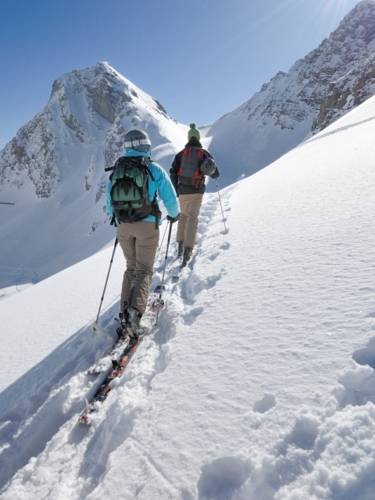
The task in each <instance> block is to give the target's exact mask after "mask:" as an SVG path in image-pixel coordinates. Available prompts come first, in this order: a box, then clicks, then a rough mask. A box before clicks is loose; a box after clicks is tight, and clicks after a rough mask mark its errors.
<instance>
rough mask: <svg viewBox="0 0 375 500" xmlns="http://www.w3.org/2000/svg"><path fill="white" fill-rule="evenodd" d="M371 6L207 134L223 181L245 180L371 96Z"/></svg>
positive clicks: (368, 0)
mask: <svg viewBox="0 0 375 500" xmlns="http://www.w3.org/2000/svg"><path fill="white" fill-rule="evenodd" d="M374 49H375V2H374V1H373V0H363V1H361V2H359V3H358V5H357V6H356V7H355V8H354V9H353V10H352V11H351V12H350V13H349V14H348V15H347V16H346V17H345V18H344V19H343V21H342V22H341V23H340V25H339V27H338V28H337V30H335V31H334V32H333V33H332V34H331V35H330V37H329V38H328V39H325V40H324V41H323V42H322V43H321V44H320V46H319V47H318V48H317V49H316V50H313V51H312V52H310V53H309V54H308V55H307V56H306V57H304V58H303V59H300V60H298V61H297V62H296V63H295V64H294V65H293V66H292V68H291V69H290V70H289V71H288V72H287V73H285V72H279V73H278V74H277V75H276V76H275V77H274V78H272V79H271V80H270V81H269V82H268V83H266V84H264V85H263V87H262V88H261V90H260V91H259V92H257V93H256V94H255V95H254V96H253V97H252V98H251V99H249V100H248V101H247V102H245V103H244V104H242V105H241V106H240V107H239V108H237V109H236V110H234V111H232V112H231V113H227V114H226V115H224V116H223V117H222V118H220V119H219V120H217V121H216V122H215V123H214V124H213V125H212V126H211V128H210V129H209V130H208V131H207V135H208V136H210V137H212V139H211V146H210V147H211V150H212V152H213V153H214V154H215V156H216V157H217V159H218V161H219V163H220V164H221V165H222V169H223V171H224V172H225V182H226V183H229V182H233V181H235V180H237V179H238V178H239V177H240V176H242V175H245V176H247V175H250V174H252V173H254V172H256V171H257V170H259V169H260V168H263V167H264V166H266V165H268V164H269V163H270V162H271V161H274V160H275V159H276V158H278V157H280V156H281V155H283V154H284V153H286V152H287V151H289V150H290V149H291V148H292V147H294V146H296V145H297V144H298V143H300V142H301V141H302V140H304V139H305V138H306V137H307V136H308V135H311V133H312V132H316V131H319V130H322V129H323V128H324V127H326V126H327V125H329V124H330V123H332V122H333V121H334V120H335V119H337V118H339V117H340V116H342V115H343V114H344V113H346V112H348V111H350V110H351V109H353V108H354V107H355V106H357V105H358V104H361V103H362V102H364V101H365V100H366V99H367V98H369V97H370V96H372V95H373V94H374V91H375V77H374V75H375V59H374V55H373V54H374Z"/></svg>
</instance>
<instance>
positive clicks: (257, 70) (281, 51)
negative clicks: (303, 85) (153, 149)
mask: <svg viewBox="0 0 375 500" xmlns="http://www.w3.org/2000/svg"><path fill="white" fill-rule="evenodd" d="M357 3H358V0H189V1H186V0H1V1H0V57H1V59H0V61H1V73H0V147H2V146H4V145H5V143H6V142H7V141H8V140H9V139H11V138H12V137H13V136H14V134H15V133H16V131H17V130H18V128H19V127H20V126H21V125H23V124H24V123H25V122H26V121H28V120H29V119H31V118H32V117H33V116H34V115H35V114H36V113H37V112H38V111H40V110H41V109H42V107H43V106H44V105H45V104H46V102H47V100H48V97H49V95H50V91H51V85H52V82H53V80H54V79H55V78H57V77H58V76H60V75H61V74H63V73H66V72H68V71H71V70H72V69H79V68H84V67H87V66H91V65H93V64H95V63H96V62H97V61H100V60H105V61H108V62H109V63H111V64H112V66H114V67H115V68H116V69H117V70H118V71H120V73H122V74H123V75H125V76H126V77H127V78H128V79H130V80H131V81H133V82H134V83H135V84H136V85H138V86H139V87H141V88H142V89H143V90H145V91H146V92H148V93H150V94H151V95H152V96H153V97H155V98H156V99H158V100H159V101H160V102H161V103H162V104H163V105H164V106H165V107H166V108H167V111H168V113H169V114H170V115H171V116H172V117H173V118H175V119H177V120H179V121H181V122H184V123H189V122H191V121H195V122H197V123H199V124H205V123H210V122H212V121H213V120H215V119H216V118H219V117H220V116H221V115H222V114H224V113H226V112H228V111H231V110H232V109H234V108H235V107H237V106H238V105H240V104H241V103H242V102H244V101H245V100H247V99H248V98H249V97H250V96H251V95H252V94H253V93H254V92H255V91H256V90H258V89H259V87H260V86H261V85H262V84H263V83H264V82H265V81H267V80H269V78H271V77H272V76H273V75H274V74H275V73H276V72H277V71H279V70H288V68H289V67H290V66H291V65H292V64H293V62H294V61H295V60H296V59H298V58H299V57H303V56H304V55H305V54H306V53H307V52H308V51H310V50H312V49H314V48H315V47H316V46H317V45H318V44H319V43H320V42H321V41H322V40H323V38H325V37H326V36H328V35H329V33H330V32H331V31H333V30H334V29H335V28H336V26H337V25H338V23H339V21H340V20H341V18H342V17H343V16H344V15H345V14H346V13H347V12H349V10H350V9H351V8H353V7H354V6H355V5H356V4H357Z"/></svg>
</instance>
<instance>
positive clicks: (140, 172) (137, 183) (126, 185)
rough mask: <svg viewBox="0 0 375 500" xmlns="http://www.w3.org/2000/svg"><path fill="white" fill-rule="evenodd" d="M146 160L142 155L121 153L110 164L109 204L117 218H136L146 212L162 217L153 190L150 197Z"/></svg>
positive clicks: (137, 219)
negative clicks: (151, 197) (111, 164)
mask: <svg viewBox="0 0 375 500" xmlns="http://www.w3.org/2000/svg"><path fill="white" fill-rule="evenodd" d="M149 164H150V160H149V159H146V158H144V157H142V156H140V157H126V156H122V157H121V158H119V159H118V160H117V161H116V163H115V165H114V166H113V167H112V169H111V170H113V172H112V174H111V176H110V178H109V179H110V181H111V183H112V189H111V205H112V208H113V212H114V215H115V217H116V220H117V221H118V222H137V221H140V220H142V219H144V218H145V217H147V216H149V215H154V216H155V217H156V219H159V218H160V217H161V212H160V210H159V207H158V204H157V201H156V194H155V197H154V199H153V200H152V201H151V202H150V201H149V196H148V193H149V190H148V185H149V179H150V178H151V179H152V180H154V178H153V175H152V173H151V172H150V169H149Z"/></svg>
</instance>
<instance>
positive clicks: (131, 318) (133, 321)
mask: <svg viewBox="0 0 375 500" xmlns="http://www.w3.org/2000/svg"><path fill="white" fill-rule="evenodd" d="M141 318H142V314H141V313H140V312H139V311H138V309H136V308H135V307H129V309H128V318H127V327H128V334H129V335H130V337H133V338H137V337H138V336H139V332H140V325H139V323H140V321H141Z"/></svg>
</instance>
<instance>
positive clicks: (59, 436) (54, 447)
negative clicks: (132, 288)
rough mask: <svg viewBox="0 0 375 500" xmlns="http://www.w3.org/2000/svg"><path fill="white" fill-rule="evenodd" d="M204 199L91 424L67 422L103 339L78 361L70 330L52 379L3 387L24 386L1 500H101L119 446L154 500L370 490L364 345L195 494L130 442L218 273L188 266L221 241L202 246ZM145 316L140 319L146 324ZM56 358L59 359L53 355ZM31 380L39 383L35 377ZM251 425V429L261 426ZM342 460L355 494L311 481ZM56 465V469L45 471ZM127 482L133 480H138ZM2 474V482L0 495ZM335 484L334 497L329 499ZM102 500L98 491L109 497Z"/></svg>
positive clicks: (369, 349)
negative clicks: (187, 245)
mask: <svg viewBox="0 0 375 500" xmlns="http://www.w3.org/2000/svg"><path fill="white" fill-rule="evenodd" d="M207 198H208V199H207V202H206V204H205V205H204V206H203V208H202V217H201V221H200V224H199V227H198V233H199V237H200V238H199V240H198V244H197V250H196V252H195V254H194V257H193V259H192V261H191V263H190V264H189V266H188V268H186V269H184V270H182V271H181V273H180V279H179V282H178V283H177V284H173V283H172V282H171V277H172V276H173V275H174V272H175V269H176V267H177V265H176V264H175V263H174V262H173V260H170V263H169V272H168V275H167V281H166V283H167V289H166V292H165V297H166V299H167V305H166V307H165V309H164V310H163V311H162V313H161V315H160V318H159V326H158V327H157V328H156V329H155V330H154V332H153V335H152V337H146V338H145V339H144V340H143V342H142V344H141V346H140V348H139V349H138V351H137V353H136V355H135V357H134V358H133V360H132V362H131V363H130V365H129V367H128V369H127V371H126V374H125V376H124V377H123V378H122V379H121V380H119V381H115V384H114V389H113V391H112V394H111V395H110V397H109V398H108V400H107V401H106V403H105V404H104V405H103V407H102V408H101V409H100V411H99V412H98V413H97V414H95V415H94V423H93V425H92V426H91V427H90V428H84V427H81V426H79V425H77V417H78V414H79V410H80V408H81V407H82V399H83V395H84V391H85V389H87V388H88V387H89V379H88V377H87V376H86V375H85V371H86V369H87V368H88V367H89V366H90V365H91V364H92V363H93V362H94V360H95V358H97V357H98V356H99V354H100V352H103V351H104V350H105V349H107V348H108V345H109V339H110V338H111V333H110V334H109V335H108V336H107V337H106V338H98V339H97V342H96V343H95V346H94V348H91V350H89V352H88V353H87V349H88V345H87V336H88V334H89V332H88V330H87V329H83V330H82V331H79V332H77V334H75V335H73V336H72V337H71V338H70V339H69V340H68V341H67V342H66V343H65V344H63V345H62V346H60V347H59V349H58V351H61V350H62V351H64V353H63V355H62V357H63V359H70V362H69V363H68V364H65V365H64V366H63V367H59V368H58V369H57V370H56V371H55V372H53V376H52V377H51V378H49V379H48V380H46V381H45V385H44V387H41V386H40V385H39V384H37V385H36V386H33V387H28V386H27V383H28V375H29V374H26V375H25V377H24V378H25V381H23V380H22V379H21V380H20V381H17V382H16V383H15V384H14V387H11V388H10V389H9V390H10V391H17V390H18V386H19V387H20V388H21V390H25V387H26V388H27V391H28V392H29V397H28V398H25V399H23V400H22V402H23V404H21V405H20V401H19V400H18V399H17V398H16V399H15V401H16V403H17V404H16V405H15V407H14V408H12V409H11V410H9V411H7V412H5V413H3V414H2V415H1V421H0V458H1V462H2V464H4V465H2V468H1V484H2V485H3V490H2V494H1V498H2V499H3V500H8V499H9V500H10V499H14V498H17V499H20V500H22V499H30V498H36V497H38V498H41V499H42V498H45V499H52V498H53V499H61V500H62V499H66V498H69V499H72V500H73V499H77V500H78V499H83V498H90V499H99V498H103V496H102V495H103V490H98V494H96V490H97V487H98V486H99V485H100V484H101V483H102V481H103V478H104V477H105V475H106V473H107V472H108V470H109V469H110V464H111V454H112V453H113V452H114V451H115V450H116V449H118V448H119V447H121V446H124V444H125V443H127V444H126V447H127V448H128V450H129V454H130V453H131V454H133V455H135V456H138V457H139V462H140V463H142V464H143V468H144V474H145V475H146V477H147V476H148V475H150V474H151V476H154V478H157V482H158V483H159V489H157V488H156V490H155V491H156V492H157V493H156V495H159V496H156V497H155V498H163V499H164V498H170V499H177V498H181V499H183V500H192V499H193V498H199V499H201V500H205V499H216V500H226V499H233V500H248V499H257V500H269V499H275V500H279V499H283V500H286V499H288V500H289V499H290V500H300V499H301V498H309V499H310V498H311V499H313V498H326V497H327V498H331V497H332V498H335V499H340V500H349V499H350V500H351V499H353V498H356V496H355V495H356V492H358V491H359V492H361V494H363V488H362V489H361V484H362V483H363V484H366V488H367V489H368V491H369V496H368V499H370V498H372V497H371V494H372V491H373V490H372V489H371V488H370V486H375V480H373V479H372V477H375V476H374V475H373V473H374V472H375V451H374V449H375V448H371V446H370V443H371V440H370V438H369V436H372V435H374V434H375V433H374V431H375V410H374V409H373V408H372V407H371V408H368V407H366V404H367V403H368V402H369V401H372V402H375V389H374V387H375V371H374V367H375V337H374V338H373V339H371V340H370V341H369V342H368V345H367V346H366V347H363V348H360V349H358V350H356V351H355V352H354V353H353V360H354V361H355V362H356V364H355V366H354V368H353V369H352V370H349V371H347V372H346V373H344V374H343V375H342V377H341V379H340V381H339V382H340V384H341V385H340V386H338V387H337V388H336V389H335V391H334V393H333V395H332V396H331V397H330V398H329V399H328V401H325V402H323V405H322V407H321V410H320V411H319V412H317V411H316V410H315V411H313V410H311V409H310V408H302V409H301V411H300V414H299V415H297V416H296V417H295V420H294V422H293V423H292V425H291V428H290V430H289V431H288V432H286V433H285V434H284V435H281V436H279V438H278V439H277V440H276V443H275V444H274V446H273V448H271V449H270V450H269V451H268V453H267V455H266V456H265V457H263V458H262V460H261V461H259V462H257V461H256V460H251V459H250V458H249V457H248V456H245V454H243V453H242V454H241V453H240V454H239V455H236V456H228V455H226V456H222V457H218V458H215V459H214V460H213V461H211V462H206V463H205V464H203V465H202V468H201V474H200V477H199V478H198V479H197V482H196V493H192V492H191V490H189V489H188V488H178V487H177V486H176V485H175V481H174V479H173V477H170V476H169V474H168V471H167V470H168V469H164V468H163V466H162V465H160V462H157V461H155V459H154V458H153V457H152V455H151V454H150V453H149V451H148V450H147V447H145V446H144V444H143V443H142V441H141V440H139V438H138V437H137V435H133V429H134V425H135V422H136V420H137V418H138V417H139V416H140V415H141V414H142V413H150V415H151V414H152V418H153V419H155V418H156V419H157V415H156V416H155V412H156V413H157V412H158V411H160V409H158V408H156V407H153V406H150V403H149V393H150V391H152V390H153V380H154V379H155V377H157V376H158V374H160V373H162V372H163V371H164V370H166V369H167V367H168V364H169V362H170V359H171V353H170V349H169V342H170V340H172V339H173V338H174V336H175V335H176V331H177V328H178V325H179V324H180V323H182V324H184V325H185V326H187V327H189V326H191V325H193V323H194V322H195V321H196V320H197V319H198V318H199V316H200V315H201V314H202V313H203V311H204V306H202V305H199V306H196V305H195V303H196V301H197V300H198V298H199V294H200V293H201V292H204V291H207V290H209V289H210V288H212V287H214V286H215V284H216V283H217V282H218V281H219V280H220V279H221V277H222V276H223V275H224V274H225V270H224V269H221V270H219V271H217V267H216V266H215V269H214V270H213V271H212V273H211V275H205V276H204V277H202V276H200V275H199V274H197V273H196V272H195V270H194V267H195V264H196V261H198V260H199V261H202V260H205V261H206V263H205V265H206V268H207V263H210V262H211V263H214V262H216V261H217V259H219V257H220V255H221V253H222V252H223V251H225V250H227V249H228V248H230V244H229V243H228V242H227V241H226V237H225V235H223V243H222V244H221V245H220V247H219V249H213V248H211V247H210V245H206V246H205V247H204V248H202V246H201V240H202V238H203V237H206V240H207V239H208V240H209V238H210V236H211V235H210V234H206V231H207V228H208V225H209V224H210V226H211V228H213V229H211V234H215V233H216V234H217V233H218V232H222V228H221V225H222V220H221V215H220V214H218V210H217V206H216V205H217V204H216V203H215V200H214V199H213V196H210V197H209V196H207ZM162 254H163V251H162V252H161V257H160V260H161V264H159V266H158V267H157V273H156V275H155V278H154V284H153V286H155V284H157V283H158V282H159V281H160V276H161V270H162V261H163V255H162ZM371 291H372V290H371ZM114 313H115V306H114V307H112V308H111V309H110V310H109V311H108V312H106V313H105V315H104V317H103V320H102V327H103V329H104V330H106V331H109V332H111V331H113V330H114V328H115V325H114V324H113V322H112V321H111V318H112V317H113V315H114ZM152 319H153V316H152V315H151V316H150V317H149V321H151V320H152ZM367 320H368V322H370V323H372V324H373V327H374V329H375V314H374V312H373V311H370V312H368V313H367ZM146 321H147V318H146ZM90 335H92V334H91V333H90ZM67 353H68V354H67ZM85 353H86V354H85ZM54 354H55V353H52V354H51V356H50V357H51V358H52V359H51V360H49V359H46V360H44V361H43V362H42V363H41V364H40V365H41V366H37V367H35V368H34V369H33V370H32V371H38V370H39V371H40V373H41V375H42V374H43V373H45V370H46V369H47V371H49V369H50V366H51V363H52V365H53V358H54ZM61 354H62V353H61V352H59V356H61ZM32 379H33V380H37V381H38V382H40V378H39V377H32ZM92 383H93V382H92ZM24 385H25V387H24ZM276 405H277V398H275V396H274V395H273V394H271V393H265V394H264V396H263V397H262V398H261V399H260V400H258V401H256V402H255V404H254V406H253V411H254V413H255V414H258V415H259V418H263V417H262V414H267V413H268V412H272V410H273V408H274V407H275V406H276ZM353 405H354V407H353ZM363 407H365V408H366V409H365V411H364V410H362V408H363ZM348 408H349V409H348ZM150 425H151V424H150ZM254 425H257V426H260V425H261V420H258V423H257V424H254ZM353 427H354V428H355V429H357V434H356V436H355V438H356V440H357V442H356V444H357V447H356V453H359V451H358V448H359V449H360V450H362V451H363V453H367V454H368V457H369V460H368V467H367V468H365V469H363V470H355V464H354V458H353V457H351V456H350V453H351V451H350V450H351V446H352V443H351V439H353V436H352V434H351V433H349V432H348V429H353ZM337 441H340V442H341V448H342V454H341V455H340V456H339V457H337V448H336V447H335V445H337ZM322 457H324V460H322ZM327 457H328V458H327ZM335 459H337V463H336V462H335ZM346 459H347V460H348V462H349V464H350V466H351V474H352V476H353V475H355V476H356V478H357V480H356V483H355V484H356V486H355V487H353V488H351V489H349V490H348V489H345V487H344V486H345V485H342V484H340V481H339V480H337V481H336V483H335V481H331V482H329V481H328V479H327V484H324V481H323V485H322V484H321V483H322V476H323V477H326V478H328V473H327V471H326V470H325V467H326V465H325V464H326V463H327V461H328V463H331V464H332V467H333V468H334V467H335V466H337V467H338V468H339V467H340V466H342V463H340V461H341V462H342V461H343V460H346ZM55 460H56V461H57V463H54V461H55ZM320 462H322V464H321V466H320ZM12 476H13V478H12ZM138 476H142V475H140V474H139V473H138ZM10 478H12V480H11V481H10V483H8V484H7V485H5V487H4V484H5V483H6V481H7V480H9V479H10ZM369 478H371V479H369ZM369 485H370V486H369ZM324 487H325V488H326V489H324ZM143 488H144V484H142V480H141V478H139V480H138V481H135V486H134V490H133V491H130V492H128V493H122V494H121V495H120V498H129V499H130V498H135V497H137V496H138V495H139V496H142V492H143ZM319 488H320V489H321V496H319V495H314V494H312V491H315V490H314V489H316V490H317V491H319ZM340 488H341V489H342V491H343V492H344V493H343V494H340V493H339V491H340ZM370 491H371V493H370ZM332 492H333V493H332ZM335 492H336V493H335ZM110 494H111V493H110V492H108V495H109V496H108V498H109V497H110ZM332 494H333V496H332ZM325 495H326V496H325ZM329 495H331V497H330V496H329ZM361 498H367V497H363V496H361Z"/></svg>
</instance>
